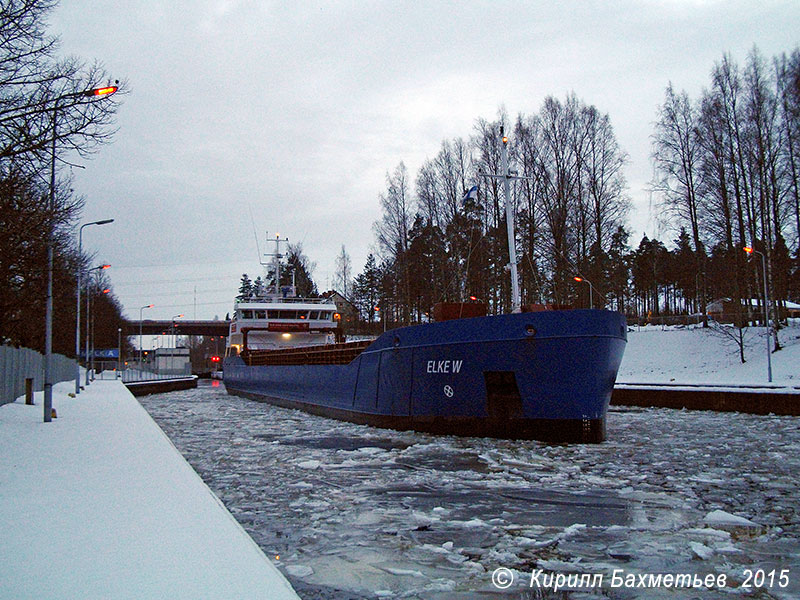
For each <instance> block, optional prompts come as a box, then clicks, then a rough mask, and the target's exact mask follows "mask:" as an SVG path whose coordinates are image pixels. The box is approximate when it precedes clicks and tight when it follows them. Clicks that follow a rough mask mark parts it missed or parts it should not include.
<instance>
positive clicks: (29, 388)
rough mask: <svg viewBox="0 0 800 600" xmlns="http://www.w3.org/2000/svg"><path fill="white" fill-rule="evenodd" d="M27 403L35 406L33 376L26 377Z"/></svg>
mask: <svg viewBox="0 0 800 600" xmlns="http://www.w3.org/2000/svg"><path fill="white" fill-rule="evenodd" d="M25 404H27V405H28V406H33V377H26V378H25Z"/></svg>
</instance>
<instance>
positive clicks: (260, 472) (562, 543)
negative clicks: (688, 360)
mask: <svg viewBox="0 0 800 600" xmlns="http://www.w3.org/2000/svg"><path fill="white" fill-rule="evenodd" d="M142 403H143V405H144V406H145V408H147V410H148V411H149V412H150V413H151V414H152V415H153V417H154V418H155V419H156V421H157V422H158V423H159V425H160V426H161V427H162V428H163V429H164V430H165V432H166V433H167V434H168V435H169V437H170V438H171V439H172V440H173V442H174V443H175V444H176V446H177V447H178V448H179V449H180V450H181V452H183V454H184V455H185V456H186V458H187V459H188V460H189V462H190V463H191V464H192V466H193V467H194V468H195V469H196V470H197V471H198V473H200V475H201V476H202V477H203V479H204V480H205V481H206V482H207V483H208V485H209V486H210V487H211V489H212V490H213V491H214V492H215V493H216V494H217V496H219V498H220V499H221V500H222V501H223V502H224V503H225V505H226V506H227V507H228V509H229V510H230V511H231V512H232V513H233V515H234V516H235V517H236V518H237V519H238V520H239V522H240V523H241V524H242V525H243V526H244V528H245V529H246V530H247V531H248V533H249V534H250V535H251V536H252V537H253V539H254V540H255V541H256V542H257V543H258V544H259V545H260V546H261V548H262V549H263V550H264V552H265V553H266V554H267V556H268V557H270V558H271V559H273V560H274V561H275V562H276V564H277V565H278V566H279V568H281V569H282V570H283V571H284V573H285V574H286V575H287V576H288V578H289V579H290V581H291V582H292V584H293V585H294V586H295V588H296V589H297V591H298V593H299V594H300V596H301V597H302V598H304V599H311V598H326V599H327V598H347V597H352V598H362V597H363V598H376V597H388V598H425V599H441V600H444V599H468V598H486V597H496V594H499V593H501V592H500V590H497V589H496V588H495V587H493V585H492V580H491V574H492V572H493V571H494V570H495V569H496V568H498V567H506V568H509V569H512V570H513V572H514V573H515V574H516V575H517V581H516V582H515V585H514V586H512V587H511V588H509V589H508V590H506V591H505V592H504V593H505V594H508V595H509V596H510V597H520V594H521V593H523V591H524V590H525V589H526V588H525V586H526V585H527V583H528V579H529V576H530V574H531V573H532V571H533V570H534V569H537V570H538V569H542V570H545V571H547V572H560V573H593V574H594V573H602V574H605V575H606V579H605V580H604V581H606V582H607V581H608V580H609V578H610V574H611V573H612V571H613V570H614V569H624V572H625V573H654V574H657V573H697V574H700V575H706V574H709V573H713V574H725V575H726V576H727V578H728V587H727V588H726V589H724V590H718V589H710V590H709V589H704V588H701V589H695V590H691V593H690V595H691V597H692V598H722V597H729V596H730V593H731V592H736V593H745V595H749V593H748V592H746V590H742V589H741V588H739V586H740V585H741V583H742V582H743V580H744V569H750V570H755V569H764V570H765V571H769V570H772V569H777V570H781V569H789V573H790V575H789V577H790V584H789V587H787V588H779V587H778V586H777V584H776V585H774V586H773V587H771V588H768V589H761V590H753V591H752V593H756V592H758V593H759V594H760V595H758V596H757V597H759V598H796V597H800V494H798V492H799V491H800V481H799V480H798V473H800V427H798V420H797V419H796V418H793V417H776V416H754V415H745V414H736V413H713V412H699V411H698V412H689V411H675V410H669V409H621V408H612V410H611V411H610V412H609V415H608V441H607V442H605V443H603V444H597V445H578V444H574V445H566V444H564V445H547V444H544V443H540V442H535V441H509V440H494V439H483V438H458V437H436V436H431V435H427V434H420V433H414V432H396V431H390V430H383V429H375V428H371V427H365V426H359V425H353V424H349V423H342V422H339V421H333V420H329V419H325V418H321V417H315V416H311V415H307V414H304V413H301V412H298V411H291V410H286V409H281V408H276V407H273V406H270V405H267V404H262V403H258V402H253V401H249V400H245V399H241V398H237V397H232V396H228V395H227V394H226V393H225V390H224V387H221V386H220V387H210V386H207V387H206V386H202V385H201V387H199V388H198V389H197V390H190V391H186V392H174V393H170V394H163V395H155V396H150V397H147V398H142ZM526 577H528V579H526ZM595 592H597V593H603V594H606V597H607V596H610V597H614V598H636V597H641V598H658V597H662V596H663V597H669V598H675V597H681V596H680V594H681V591H680V590H663V589H658V590H628V589H614V590H608V589H607V590H604V591H602V592H601V591H600V590H595ZM684 593H689V591H685V592H684ZM676 594H678V595H676ZM568 596H574V597H575V598H584V597H586V598H588V597H592V595H591V594H581V593H574V594H568ZM522 597H525V596H524V595H523V596H522ZM531 597H533V596H531ZM545 597H546V596H545Z"/></svg>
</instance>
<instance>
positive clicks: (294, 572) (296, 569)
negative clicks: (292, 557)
mask: <svg viewBox="0 0 800 600" xmlns="http://www.w3.org/2000/svg"><path fill="white" fill-rule="evenodd" d="M285 568H286V572H287V573H288V574H289V575H291V576H292V577H309V576H311V575H313V574H314V569H312V568H311V567H309V566H308V565H287V566H286V567H285Z"/></svg>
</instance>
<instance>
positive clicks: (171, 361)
mask: <svg viewBox="0 0 800 600" xmlns="http://www.w3.org/2000/svg"><path fill="white" fill-rule="evenodd" d="M152 356H153V358H152V361H153V364H154V366H155V371H156V373H159V374H161V375H187V376H188V375H191V374H192V361H191V359H190V358H189V348H156V349H155V352H154V353H153V355H152Z"/></svg>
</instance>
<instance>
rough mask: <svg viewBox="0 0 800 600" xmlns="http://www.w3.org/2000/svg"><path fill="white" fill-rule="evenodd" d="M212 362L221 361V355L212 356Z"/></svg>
mask: <svg viewBox="0 0 800 600" xmlns="http://www.w3.org/2000/svg"><path fill="white" fill-rule="evenodd" d="M211 362H219V356H212V357H211Z"/></svg>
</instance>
